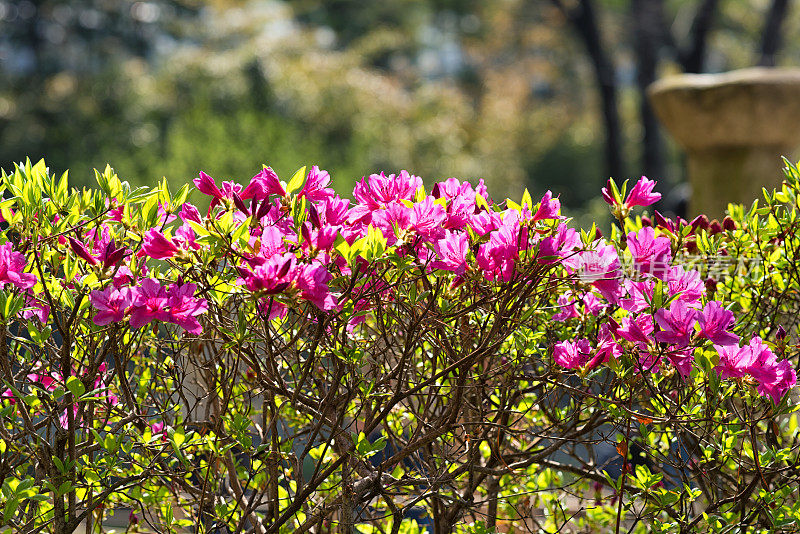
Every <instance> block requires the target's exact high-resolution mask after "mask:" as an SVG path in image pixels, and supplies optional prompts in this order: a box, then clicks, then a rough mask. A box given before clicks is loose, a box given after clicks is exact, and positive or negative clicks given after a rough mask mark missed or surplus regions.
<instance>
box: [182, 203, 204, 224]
mask: <svg viewBox="0 0 800 534" xmlns="http://www.w3.org/2000/svg"><path fill="white" fill-rule="evenodd" d="M180 218H181V220H182V221H183V222H184V223H188V222H189V221H192V222H195V223H197V224H203V217H202V216H201V215H200V211H199V210H198V209H197V207H196V206H195V205H194V204H191V203H189V202H186V203H185V204H184V205H183V206H181V213H180Z"/></svg>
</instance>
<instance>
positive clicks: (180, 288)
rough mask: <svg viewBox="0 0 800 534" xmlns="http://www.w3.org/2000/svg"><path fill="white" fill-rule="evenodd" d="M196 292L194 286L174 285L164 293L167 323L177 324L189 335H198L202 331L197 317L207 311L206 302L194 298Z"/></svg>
mask: <svg viewBox="0 0 800 534" xmlns="http://www.w3.org/2000/svg"><path fill="white" fill-rule="evenodd" d="M196 290H197V286H196V285H195V284H182V285H178V284H174V285H172V286H170V288H169V289H168V290H167V292H166V295H167V302H166V304H167V306H168V307H169V315H168V317H167V321H168V322H170V323H174V324H177V325H178V326H180V327H181V328H183V329H184V330H186V331H187V332H189V333H190V334H200V333H201V332H202V331H203V327H202V325H201V324H200V322H199V321H198V320H197V316H198V315H201V314H203V313H205V312H206V311H208V305H207V303H206V300H205V299H198V298H196V297H195V296H194V293H195V291H196Z"/></svg>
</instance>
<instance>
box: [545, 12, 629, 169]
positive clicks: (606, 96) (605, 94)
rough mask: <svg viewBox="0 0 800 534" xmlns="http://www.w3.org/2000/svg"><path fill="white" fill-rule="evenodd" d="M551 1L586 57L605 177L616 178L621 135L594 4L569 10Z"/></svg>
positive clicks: (610, 71) (611, 70)
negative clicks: (602, 138) (602, 134)
mask: <svg viewBox="0 0 800 534" xmlns="http://www.w3.org/2000/svg"><path fill="white" fill-rule="evenodd" d="M552 2H553V4H555V6H556V7H557V8H558V9H559V10H560V11H561V13H563V14H564V16H565V17H566V19H567V21H569V23H570V24H571V25H572V27H573V28H574V29H575V31H576V33H577V34H578V36H579V37H580V39H581V41H582V42H583V45H584V46H585V47H586V52H587V53H588V54H589V59H590V60H591V62H592V67H593V68H594V74H595V80H596V82H597V87H598V89H599V91H600V102H601V107H602V110H603V122H604V124H605V130H606V142H605V164H606V175H607V176H613V177H616V178H620V177H622V175H623V163H622V136H621V130H620V120H619V109H618V106H617V81H616V71H615V69H614V64H613V63H612V61H611V59H610V58H609V57H608V54H607V52H606V50H605V48H604V46H603V43H602V39H601V36H600V28H599V26H598V23H597V15H596V12H595V8H594V4H593V2H592V1H591V0H580V1H579V2H578V3H577V5H575V7H571V8H570V7H567V6H566V5H565V4H564V3H563V2H562V1H561V0H552Z"/></svg>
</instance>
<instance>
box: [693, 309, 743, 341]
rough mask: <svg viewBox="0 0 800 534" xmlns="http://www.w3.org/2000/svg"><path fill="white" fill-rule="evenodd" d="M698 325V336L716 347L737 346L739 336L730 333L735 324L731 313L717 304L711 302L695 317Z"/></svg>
mask: <svg viewBox="0 0 800 534" xmlns="http://www.w3.org/2000/svg"><path fill="white" fill-rule="evenodd" d="M697 322H698V323H700V336H701V337H706V338H708V339H710V340H711V341H712V342H713V343H715V344H717V345H738V344H739V336H737V335H735V334H733V333H731V332H730V331H729V330H731V328H733V324H734V323H735V322H736V320H735V318H734V316H733V313H732V312H730V311H728V310H726V309H725V308H723V307H722V306H721V305H720V303H719V302H717V301H716V300H712V301H711V302H709V303H708V304H706V307H705V308H703V312H702V313H701V314H700V315H699V316H698V317H697Z"/></svg>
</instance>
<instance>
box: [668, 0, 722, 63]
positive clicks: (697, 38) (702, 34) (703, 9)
mask: <svg viewBox="0 0 800 534" xmlns="http://www.w3.org/2000/svg"><path fill="white" fill-rule="evenodd" d="M717 4H719V2H718V0H700V1H699V2H698V4H697V10H696V11H695V13H694V18H693V19H692V27H691V29H690V30H689V44H688V46H687V47H686V48H684V49H682V50H678V54H677V55H678V62H679V63H680V64H681V67H682V68H683V71H684V72H688V73H698V72H703V68H704V66H705V59H706V44H707V43H708V33H709V32H710V31H711V27H712V26H713V24H714V15H715V14H716V11H717Z"/></svg>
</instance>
